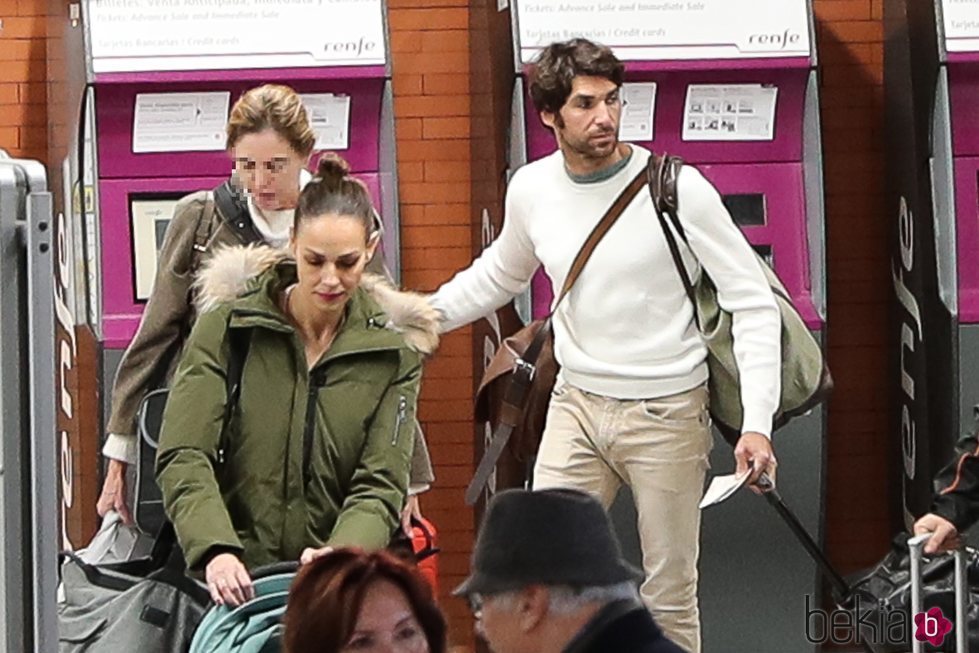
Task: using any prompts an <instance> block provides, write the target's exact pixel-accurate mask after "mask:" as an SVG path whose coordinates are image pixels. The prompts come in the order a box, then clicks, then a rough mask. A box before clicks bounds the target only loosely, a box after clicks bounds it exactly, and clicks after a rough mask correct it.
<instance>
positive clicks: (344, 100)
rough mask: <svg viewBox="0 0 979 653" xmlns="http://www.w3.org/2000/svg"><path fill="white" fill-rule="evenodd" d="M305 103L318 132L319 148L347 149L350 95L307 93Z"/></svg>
mask: <svg viewBox="0 0 979 653" xmlns="http://www.w3.org/2000/svg"><path fill="white" fill-rule="evenodd" d="M301 97H302V100H303V105H304V106H305V107H306V112H307V113H308V114H309V121H310V123H311V125H312V127H313V131H314V132H316V145H314V146H313V147H314V148H316V149H317V150H345V149H347V148H348V147H349V146H350V145H349V142H350V140H349V134H350V96H348V95H334V94H333V93H306V94H303V95H302V96H301Z"/></svg>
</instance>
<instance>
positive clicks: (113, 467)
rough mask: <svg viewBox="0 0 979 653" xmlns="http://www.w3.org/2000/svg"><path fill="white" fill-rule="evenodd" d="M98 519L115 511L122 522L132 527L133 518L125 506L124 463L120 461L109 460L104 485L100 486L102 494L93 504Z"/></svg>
mask: <svg viewBox="0 0 979 653" xmlns="http://www.w3.org/2000/svg"><path fill="white" fill-rule="evenodd" d="M95 509H96V510H97V511H98V513H99V517H105V514H106V513H107V512H109V511H110V510H115V511H116V512H117V513H119V516H120V517H122V522H123V523H124V524H126V525H132V523H133V517H132V515H131V514H129V506H128V505H127V504H126V463H124V462H122V461H121V460H111V459H110V460H109V468H108V470H106V473H105V483H103V484H102V494H101V495H99V500H98V502H97V503H96V504H95Z"/></svg>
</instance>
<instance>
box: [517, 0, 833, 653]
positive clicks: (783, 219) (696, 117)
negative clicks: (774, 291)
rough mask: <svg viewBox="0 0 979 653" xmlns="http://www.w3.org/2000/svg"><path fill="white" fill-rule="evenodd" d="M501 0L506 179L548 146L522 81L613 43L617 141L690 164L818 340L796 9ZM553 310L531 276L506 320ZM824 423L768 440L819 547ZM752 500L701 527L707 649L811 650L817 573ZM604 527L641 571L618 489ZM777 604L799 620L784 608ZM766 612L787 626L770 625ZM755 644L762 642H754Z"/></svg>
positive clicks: (816, 189)
mask: <svg viewBox="0 0 979 653" xmlns="http://www.w3.org/2000/svg"><path fill="white" fill-rule="evenodd" d="M513 4H514V8H513V15H512V16H513V28H514V29H513V31H514V39H515V47H514V50H515V52H516V58H517V61H516V72H517V76H516V79H515V88H514V97H513V125H512V133H511V152H510V163H511V168H512V169H516V168H518V167H519V166H520V165H523V164H524V163H526V162H527V161H533V160H535V159H538V158H540V157H542V156H545V155H547V154H550V153H551V152H553V151H554V150H555V149H556V143H555V140H554V136H553V134H552V133H551V131H550V130H549V129H547V128H546V127H545V126H544V125H543V124H542V122H541V121H540V119H539V116H538V115H537V114H536V112H535V110H534V108H533V104H532V103H531V102H530V99H529V96H528V94H527V92H526V78H525V75H524V74H523V72H524V70H525V67H526V66H527V64H528V63H530V62H531V61H532V60H533V57H534V56H535V54H536V53H537V52H538V51H539V49H540V48H541V47H542V46H543V45H546V44H547V43H549V42H551V41H555V40H564V39H567V38H571V37H574V36H582V37H585V38H590V39H592V40H595V41H598V42H601V43H604V44H606V45H609V46H611V47H612V48H613V50H614V51H615V52H616V54H617V55H618V56H619V57H620V58H621V59H623V60H624V61H625V62H626V70H627V74H626V84H625V87H624V89H623V94H624V98H625V100H626V106H625V107H624V109H623V120H622V124H621V126H620V134H619V136H620V139H621V140H623V141H629V142H633V143H636V144H639V145H642V146H643V147H645V148H647V149H650V150H654V151H657V152H669V153H672V154H676V155H679V156H681V157H683V158H684V160H685V161H686V162H688V163H689V164H691V165H695V166H697V167H698V168H699V169H700V170H701V171H702V172H703V173H704V175H705V176H706V177H707V178H708V179H710V180H711V182H713V183H714V185H715V186H716V187H717V188H718V190H719V191H720V193H721V194H722V196H723V197H724V201H725V204H726V206H727V207H728V209H729V211H730V213H731V216H732V219H733V220H735V222H737V223H738V225H739V226H740V227H741V228H742V230H743V231H744V233H745V236H746V237H747V239H748V241H749V242H750V243H751V244H752V245H753V246H754V247H755V248H756V249H757V250H758V251H759V253H761V254H762V255H763V256H764V257H765V258H766V259H767V260H769V262H770V263H771V264H772V266H773V267H774V269H775V270H776V272H777V273H778V274H779V276H780V278H781V279H782V281H783V283H784V284H785V286H786V288H787V289H788V290H789V292H790V294H791V297H792V299H793V301H794V302H795V304H796V306H797V308H798V309H799V311H800V312H801V313H802V315H803V316H804V318H805V319H806V322H807V323H808V325H809V327H810V328H811V329H812V330H813V331H814V332H815V333H816V334H817V336H819V337H820V338H824V337H825V312H826V311H825V266H824V222H823V201H822V160H821V150H820V137H819V111H818V107H819V104H818V93H817V84H816V76H815V66H816V56H815V49H814V46H813V38H812V34H813V32H812V10H811V6H810V5H809V3H808V2H806V1H805V0H744V1H742V0H703V1H700V2H671V3H634V2H619V3H615V2H612V3H608V2H577V3H574V4H573V5H561V6H563V7H565V8H568V9H569V11H564V12H562V11H561V10H560V9H559V8H558V6H557V5H555V4H554V3H551V2H548V1H547V0H532V1H531V0H516V1H515V2H514V3H513ZM572 9H573V11H572ZM598 217H599V216H596V219H597V218H598ZM650 224H651V225H655V224H656V222H655V220H653V221H652V222H651V223H650ZM651 228H652V226H651ZM552 300H553V292H552V288H551V284H550V280H549V278H548V277H547V274H546V271H545V270H543V269H542V270H540V271H539V272H538V274H537V276H536V277H535V279H534V282H533V284H532V287H531V292H530V296H529V297H525V298H523V299H522V306H521V305H519V304H518V309H520V310H521V311H522V314H523V315H524V317H525V318H529V317H539V316H541V315H544V314H546V313H547V312H548V311H549V307H550V303H551V301H552ZM825 424H826V420H825V415H824V414H823V413H822V411H816V412H814V413H812V414H810V415H808V416H805V417H804V418H801V419H800V420H798V421H797V422H795V423H793V424H791V425H790V426H789V427H787V428H786V429H784V430H783V431H780V432H779V433H778V434H777V435H776V438H775V445H776V450H777V452H778V454H779V462H780V470H779V471H780V476H779V486H780V490H781V492H782V493H783V496H784V497H785V498H786V501H787V502H789V503H790V504H791V505H792V506H793V507H794V509H796V510H797V511H798V512H799V515H800V517H801V518H802V521H803V523H805V525H806V526H807V527H808V529H809V531H810V532H811V533H812V534H813V535H814V536H816V537H817V539H819V538H821V536H822V521H823V519H822V515H823V496H824V490H823V475H824V470H823V460H824V456H823V447H824V440H825ZM712 465H713V470H712V471H713V473H716V474H725V473H731V472H733V468H734V461H733V454H732V451H731V448H730V447H729V446H728V445H726V444H724V443H723V442H722V441H721V440H720V439H718V443H717V446H716V447H715V450H714V454H713V456H712ZM754 499H755V497H754V495H751V494H749V493H747V492H746V493H744V494H743V495H736V496H735V497H734V498H732V499H730V500H729V501H728V502H725V503H724V504H721V505H720V506H717V507H714V508H711V509H709V510H707V511H705V513H704V515H703V521H704V530H703V541H702V549H701V562H700V573H701V576H700V578H701V581H700V601H701V603H700V607H701V614H702V618H703V627H704V631H703V632H704V650H706V651H742V650H744V651H747V650H751V651H755V652H759V653H763V652H769V651H770V652H771V653H784V651H788V650H791V651H814V650H815V646H816V643H814V642H812V641H811V640H812V639H813V638H811V637H807V632H806V615H805V610H804V606H805V602H804V601H805V597H806V596H809V597H810V603H811V604H815V603H818V595H819V588H820V582H819V580H818V578H817V570H816V568H815V565H814V564H813V563H812V562H811V561H810V560H809V558H808V557H807V555H806V554H805V552H804V551H803V550H802V549H801V548H800V547H799V546H798V543H797V542H796V541H795V540H794V538H793V536H792V534H791V532H790V531H789V530H788V528H787V527H785V525H784V524H782V523H780V522H779V521H778V518H777V516H775V515H774V513H772V514H769V511H766V510H764V507H763V506H760V505H759V504H758V502H757V501H755V500H754ZM612 515H613V519H614V521H615V522H616V525H617V528H618V530H619V533H620V536H621V539H622V542H623V545H624V547H625V549H626V550H627V551H628V552H629V553H630V555H631V556H632V557H633V559H634V561H635V562H636V563H639V561H640V558H639V542H638V537H637V535H636V531H635V525H634V524H635V512H634V509H633V506H632V500H631V496H630V495H629V494H628V493H627V492H623V493H622V494H620V496H619V497H618V499H617V500H616V503H615V504H614V505H613V508H612ZM732 560H737V561H738V564H731V562H732ZM757 568H765V569H766V570H767V571H766V574H768V577H769V581H767V582H766V583H765V587H763V588H762V587H757V588H755V587H753V585H754V584H755V583H757V580H756V579H755V578H753V577H752V573H753V572H752V571H751V570H752V569H757ZM745 592H749V593H750V595H751V600H750V601H745V600H744V596H745ZM786 605H789V606H798V609H797V610H796V609H792V610H789V611H786V610H785V606H786ZM772 614H781V615H787V616H786V617H785V618H780V619H778V620H772V619H771V617H770V615H772ZM775 622H778V623H775ZM760 632H765V633H766V635H765V637H763V638H759V637H758V636H757V634H758V633H760Z"/></svg>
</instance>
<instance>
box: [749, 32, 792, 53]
mask: <svg viewBox="0 0 979 653" xmlns="http://www.w3.org/2000/svg"><path fill="white" fill-rule="evenodd" d="M801 41H802V34H799V33H798V32H793V31H792V30H791V29H786V30H785V31H784V32H782V33H781V34H752V35H751V36H749V37H748V43H749V44H751V45H764V46H769V47H768V48H766V49H772V47H771V46H775V48H774V49H778V50H786V49H788V47H789V46H792V45H799V43H800V42H801Z"/></svg>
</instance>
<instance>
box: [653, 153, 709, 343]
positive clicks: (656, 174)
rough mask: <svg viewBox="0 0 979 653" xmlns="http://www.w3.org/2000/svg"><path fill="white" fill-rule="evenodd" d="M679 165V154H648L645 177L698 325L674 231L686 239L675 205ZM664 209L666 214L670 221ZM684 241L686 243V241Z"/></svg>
mask: <svg viewBox="0 0 979 653" xmlns="http://www.w3.org/2000/svg"><path fill="white" fill-rule="evenodd" d="M681 167H683V160H682V159H680V158H679V157H675V156H670V155H669V154H663V155H658V154H653V155H652V156H650V157H649V163H648V164H647V166H646V179H647V181H648V185H649V193H650V196H651V197H652V200H653V208H654V209H655V210H656V217H657V218H658V219H659V224H660V227H661V228H662V229H663V235H664V236H665V237H666V245H667V247H669V249H670V256H671V257H672V258H673V264H674V265H675V266H676V271H677V272H678V273H679V275H680V281H681V282H683V289H684V291H686V293H687V297H688V298H689V299H690V303H691V304H693V307H694V319H696V321H697V326H698V328H699V326H700V315H699V314H698V313H697V298H696V294H695V292H694V288H693V281H692V280H691V279H690V273H689V272H688V271H687V266H686V265H685V264H684V263H683V257H682V256H681V255H680V245H679V243H677V241H676V237H675V236H674V235H673V232H674V231H676V233H677V235H679V236H680V238H681V239H682V240H683V242H684V243H687V235H686V233H684V231H683V226H682V225H681V224H680V217H679V216H678V215H677V207H678V206H679V196H678V193H677V178H678V177H679V176H680V168H681ZM664 213H665V214H666V215H667V216H669V224H668V223H667V218H666V217H665V216H664ZM670 224H672V225H673V229H670ZM687 245H688V246H689V243H687Z"/></svg>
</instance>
